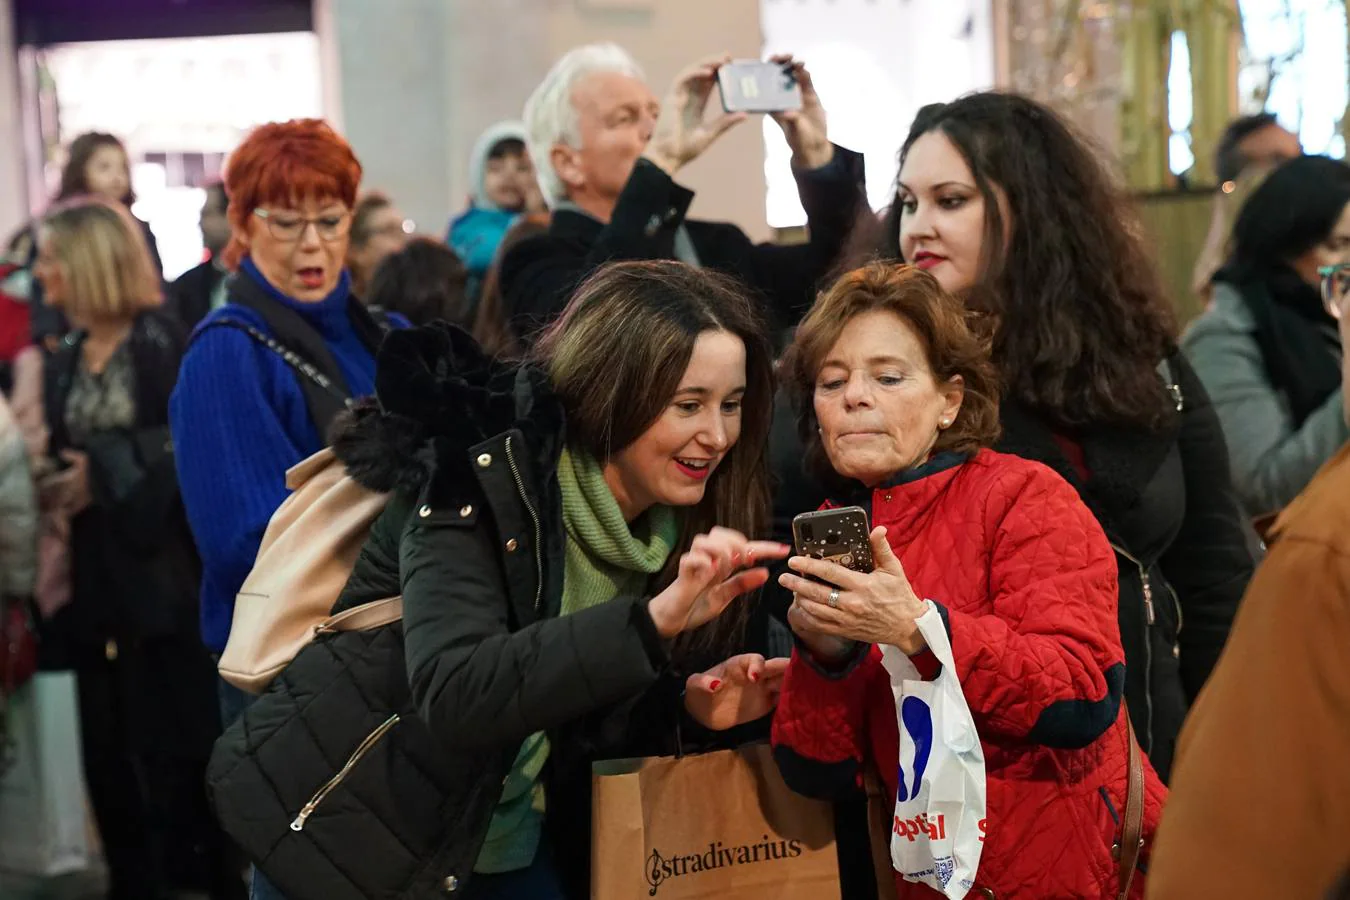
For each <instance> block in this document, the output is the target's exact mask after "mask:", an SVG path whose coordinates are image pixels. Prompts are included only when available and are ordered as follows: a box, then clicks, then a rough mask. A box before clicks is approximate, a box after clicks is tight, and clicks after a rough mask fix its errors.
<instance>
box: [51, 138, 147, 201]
mask: <svg viewBox="0 0 1350 900" xmlns="http://www.w3.org/2000/svg"><path fill="white" fill-rule="evenodd" d="M104 147H116V148H117V149H118V150H121V151H122V158H123V159H126V160H127V193H126V196H125V197H119V198H118V199H119V200H121V201H122V203H123V205H125V206H131V204H133V203H135V202H136V194H135V192H134V191H132V190H131V168H130V167H131V161H130V159H129V158H128V157H127V148H126V146H125V145H124V144H123V143H122V142H121V141H120V140H118V139H117V138H116V137H114V136H113V135H111V134H105V133H104V132H101V131H88V132H85V133H84V134H82V135H80V136H79V137H77V138H75V140H73V141H71V142H70V148H69V149H68V150H67V152H66V165H65V168H63V169H62V170H61V187H60V188H59V189H58V190H57V192H56V202H58V203H60V202H62V201H64V200H69V199H70V198H71V197H78V196H79V195H81V194H89V193H92V191H90V190H89V179H88V177H87V176H86V174H85V169H88V168H89V160H91V159H93V158H94V154H95V153H97V152H98V151H99V150H101V149H103V148H104Z"/></svg>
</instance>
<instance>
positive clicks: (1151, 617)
mask: <svg viewBox="0 0 1350 900" xmlns="http://www.w3.org/2000/svg"><path fill="white" fill-rule="evenodd" d="M1140 574H1141V575H1142V576H1143V583H1144V618H1145V619H1146V620H1147V621H1148V624H1150V625H1152V624H1153V623H1154V622H1156V621H1158V616H1157V614H1156V613H1155V612H1154V611H1153V585H1152V583H1150V582H1149V580H1148V573H1147V572H1144V571H1142V570H1141V571H1140Z"/></svg>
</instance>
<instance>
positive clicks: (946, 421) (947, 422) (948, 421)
mask: <svg viewBox="0 0 1350 900" xmlns="http://www.w3.org/2000/svg"><path fill="white" fill-rule="evenodd" d="M938 425H940V426H942V427H943V428H951V427H952V420H951V419H943V420H942V421H941V422H939V423H938Z"/></svg>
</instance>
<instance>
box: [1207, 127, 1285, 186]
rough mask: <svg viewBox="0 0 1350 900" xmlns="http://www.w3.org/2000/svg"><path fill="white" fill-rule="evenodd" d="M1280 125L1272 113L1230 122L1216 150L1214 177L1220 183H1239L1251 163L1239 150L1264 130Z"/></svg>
mask: <svg viewBox="0 0 1350 900" xmlns="http://www.w3.org/2000/svg"><path fill="white" fill-rule="evenodd" d="M1279 124H1280V123H1279V122H1278V121H1276V119H1275V117H1274V116H1273V115H1271V114H1270V113H1257V114H1256V115H1254V116H1241V117H1239V118H1237V119H1234V120H1233V121H1231V122H1229V123H1228V127H1227V128H1225V129H1224V130H1223V134H1222V135H1221V136H1220V137H1219V145H1218V147H1217V148H1215V150H1214V175H1215V177H1216V178H1218V179H1219V183H1220V184H1223V183H1224V182H1227V181H1237V179H1238V176H1239V175H1241V174H1242V170H1243V169H1245V168H1247V165H1248V163H1250V162H1251V160H1249V159H1248V158H1247V157H1246V155H1245V154H1243V152H1242V150H1241V149H1240V148H1239V145H1240V144H1241V143H1242V142H1243V141H1245V140H1246V139H1247V138H1249V137H1251V136H1252V135H1253V134H1256V133H1257V132H1258V131H1261V130H1262V129H1264V128H1269V127H1270V126H1272V125H1274V126H1276V127H1279Z"/></svg>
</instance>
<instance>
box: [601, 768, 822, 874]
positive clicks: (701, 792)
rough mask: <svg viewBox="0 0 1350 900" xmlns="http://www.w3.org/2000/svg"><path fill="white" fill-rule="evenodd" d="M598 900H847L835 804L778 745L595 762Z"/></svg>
mask: <svg viewBox="0 0 1350 900" xmlns="http://www.w3.org/2000/svg"><path fill="white" fill-rule="evenodd" d="M592 792H593V802H594V824H593V828H594V840H593V841H592V844H591V847H592V849H591V898H592V900H638V898H642V897H659V898H661V900H711V898H717V900H763V898H766V897H772V898H773V900H839V862H838V857H837V856H836V854H835V848H834V820H833V816H832V813H831V810H830V806H829V804H828V803H822V802H820V801H818V800H811V799H808V798H806V797H802V796H800V795H798V794H794V793H793V792H792V790H791V789H790V788H789V787H788V786H787V785H786V784H784V782H783V778H782V776H781V775H779V774H778V766H777V764H776V763H774V761H773V757H772V755H771V753H770V750H769V747H768V746H767V745H763V744H755V745H751V746H747V747H742V748H741V749H739V750H724V751H720V752H717V753H708V754H703V755H700V756H686V757H682V758H679V759H672V758H661V759H642V760H623V761H619V762H615V763H599V764H597V765H596V766H595V777H594V779H593V785H592Z"/></svg>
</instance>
